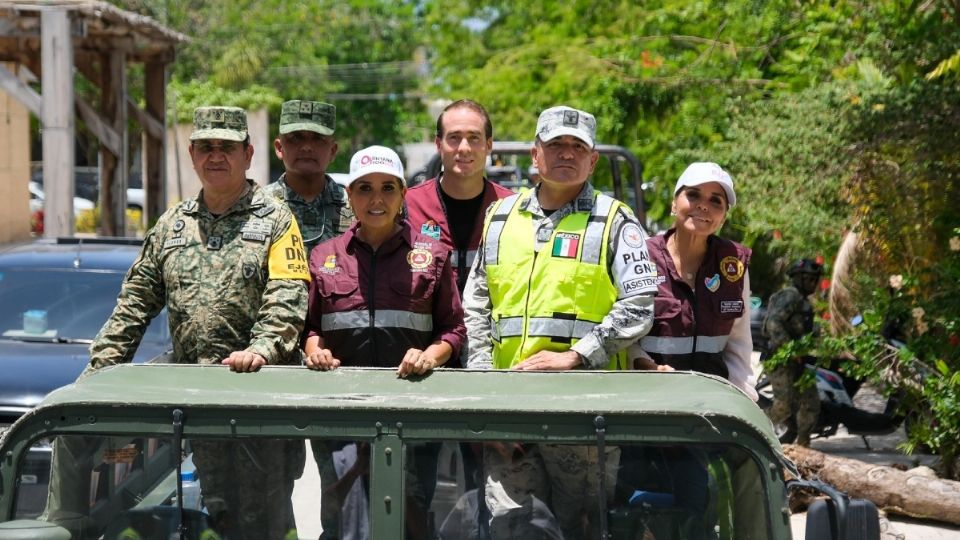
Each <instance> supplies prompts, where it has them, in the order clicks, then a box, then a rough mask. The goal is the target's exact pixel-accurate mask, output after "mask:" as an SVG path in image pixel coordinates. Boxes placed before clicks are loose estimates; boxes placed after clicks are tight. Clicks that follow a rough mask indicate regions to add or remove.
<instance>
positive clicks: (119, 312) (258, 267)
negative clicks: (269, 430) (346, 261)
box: [47, 107, 310, 539]
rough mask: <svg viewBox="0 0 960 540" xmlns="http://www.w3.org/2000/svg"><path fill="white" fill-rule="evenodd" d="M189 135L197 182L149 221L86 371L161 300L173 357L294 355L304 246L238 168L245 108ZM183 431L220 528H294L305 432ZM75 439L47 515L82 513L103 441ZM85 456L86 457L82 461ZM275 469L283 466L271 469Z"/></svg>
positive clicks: (237, 361)
mask: <svg viewBox="0 0 960 540" xmlns="http://www.w3.org/2000/svg"><path fill="white" fill-rule="evenodd" d="M190 141H191V143H190V149H189V150H190V157H191V158H192V160H193V166H194V169H196V171H197V174H198V175H199V177H200V180H201V184H202V186H203V189H202V190H201V192H200V194H199V195H198V196H197V197H196V198H193V199H189V200H187V201H184V202H182V203H180V204H179V205H177V206H176V207H174V208H171V209H170V210H168V211H167V212H166V213H165V214H164V215H163V216H161V217H160V219H159V220H158V221H157V224H156V226H154V227H153V228H152V229H151V230H150V231H148V233H147V235H146V238H145V239H144V243H143V248H142V250H141V251H140V255H139V256H138V257H137V260H136V261H135V262H134V263H133V266H132V267H131V268H130V270H129V272H128V273H127V276H126V278H125V280H124V284H123V288H122V289H121V292H120V296H119V297H118V298H117V306H116V308H115V309H114V311H113V314H112V315H111V316H110V318H109V319H108V320H107V322H106V323H105V324H104V325H103V328H102V329H101V330H100V333H99V334H98V335H97V337H96V339H95V340H94V342H93V344H92V345H91V346H90V355H91V359H90V365H89V366H88V368H87V370H85V372H84V374H85V375H86V374H88V373H89V372H91V371H93V370H97V369H101V368H104V367H107V366H111V365H114V364H118V363H124V362H129V361H130V360H131V359H132V358H133V355H134V352H135V351H136V348H137V346H138V345H139V344H140V340H141V338H142V337H143V334H144V331H145V330H146V328H147V325H148V323H149V322H150V320H151V319H153V318H154V317H155V316H156V315H157V314H158V313H159V312H160V310H161V309H163V308H164V307H166V308H167V310H168V312H169V318H170V333H171V336H172V337H173V361H174V362H176V363H183V364H208V365H225V366H229V368H230V369H231V370H232V371H235V372H240V373H247V372H254V371H257V370H259V369H260V367H261V366H263V365H266V364H284V363H291V362H296V363H299V354H295V353H296V351H297V349H298V337H299V335H300V331H301V330H302V328H303V323H304V318H305V316H306V309H307V288H306V284H307V282H308V281H309V279H310V278H309V273H308V269H307V259H306V254H305V252H304V248H303V242H302V240H301V236H300V231H299V228H298V227H297V222H296V220H295V219H294V218H293V215H292V214H291V212H290V210H289V209H288V208H287V206H286V205H284V204H282V203H279V202H278V201H277V200H276V199H274V198H273V197H269V196H267V195H266V194H265V193H264V192H263V191H262V190H261V189H260V188H259V187H258V186H257V185H256V184H255V183H254V182H253V181H252V180H249V179H247V178H246V171H247V169H248V168H249V166H250V160H251V158H252V156H253V147H252V146H251V145H250V139H249V136H248V134H247V119H246V113H245V112H244V111H243V109H239V108H235V107H200V108H198V109H197V110H196V111H195V114H194V131H193V133H192V134H191V135H190ZM81 376H83V375H81ZM188 421H189V419H188ZM191 442H192V449H193V461H194V463H195V464H196V466H197V471H198V473H199V476H200V481H201V484H202V492H203V502H204V505H205V506H206V508H207V510H208V512H209V514H210V516H211V517H212V518H213V521H214V524H215V526H216V527H217V528H218V529H219V531H220V532H222V533H226V535H227V536H229V537H230V538H251V539H254V538H256V539H261V538H283V537H284V535H285V534H287V532H288V531H289V530H290V529H291V528H295V524H294V520H293V507H292V503H291V500H290V495H291V493H292V489H293V486H292V478H291V476H292V473H290V472H289V471H290V469H293V468H296V467H297V466H299V467H300V468H301V469H302V466H303V459H304V454H303V442H302V441H297V442H296V443H293V442H290V441H281V440H257V441H247V442H243V443H237V442H220V441H211V440H206V441H200V440H194V441H191ZM81 443H82V441H78V440H77V439H71V440H63V439H60V440H58V444H57V445H56V447H55V450H56V452H55V455H54V465H53V471H52V475H51V483H50V497H49V499H48V507H47V516H48V518H49V519H51V520H53V521H57V517H58V515H59V516H62V515H65V514H69V513H71V512H72V513H75V514H76V513H79V514H81V515H83V514H87V513H88V508H87V507H88V505H89V503H88V501H87V499H88V497H89V493H90V491H89V487H87V486H85V485H84V484H89V480H90V475H89V471H90V470H91V469H90V466H92V465H94V464H96V463H97V460H96V459H94V457H95V456H97V455H98V454H99V453H100V452H102V449H93V448H90V447H89V445H84V444H81ZM297 445H299V448H297ZM288 461H289V462H288ZM83 462H85V463H86V465H87V466H86V467H84V466H78V464H79V463H83ZM281 470H284V471H287V474H277V473H276V472H275V471H281ZM297 476H299V474H297ZM85 510H87V511H85Z"/></svg>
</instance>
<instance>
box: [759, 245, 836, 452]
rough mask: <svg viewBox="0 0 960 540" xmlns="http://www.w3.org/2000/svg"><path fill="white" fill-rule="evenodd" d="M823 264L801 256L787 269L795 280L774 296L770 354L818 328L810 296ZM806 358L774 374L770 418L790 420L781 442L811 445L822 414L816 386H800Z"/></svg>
mask: <svg viewBox="0 0 960 540" xmlns="http://www.w3.org/2000/svg"><path fill="white" fill-rule="evenodd" d="M822 274H823V267H822V266H821V265H820V264H818V263H816V262H815V261H812V260H810V259H801V260H799V261H797V262H796V263H794V264H793V266H791V267H790V269H789V270H788V271H787V275H788V276H790V279H791V281H792V284H791V285H788V286H786V287H784V288H783V289H781V290H780V291H778V292H776V293H774V295H773V296H771V297H770V304H769V306H768V307H767V316H766V319H764V321H763V334H764V336H766V338H767V339H768V340H769V347H770V353H771V354H772V353H775V352H776V351H777V349H779V348H780V347H782V346H783V345H784V344H786V343H787V342H789V341H792V340H795V339H798V338H800V337H803V336H804V335H806V334H809V333H812V332H814V331H815V328H814V324H813V306H812V305H811V304H810V300H809V299H808V298H807V297H809V296H810V295H811V294H813V292H814V291H815V290H816V288H817V284H818V283H819V282H820V276H821V275H822ZM804 365H805V362H804V359H802V358H797V359H793V360H792V361H791V362H790V363H789V364H787V365H783V366H779V367H777V368H776V369H774V370H773V372H771V373H770V384H771V386H772V388H773V393H774V400H773V407H772V409H771V411H770V418H771V420H773V422H774V423H786V425H787V432H786V433H784V435H783V436H782V437H781V442H792V441H793V439H794V437H796V442H797V444H800V445H802V446H809V445H810V434H811V432H812V431H813V428H814V427H816V425H817V419H818V418H819V416H820V396H819V395H818V393H817V388H816V386H815V385H811V386H809V387H807V388H805V389H799V388H797V381H798V380H799V379H800V377H801V376H802V375H803V372H804Z"/></svg>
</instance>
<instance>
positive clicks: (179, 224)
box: [173, 219, 184, 232]
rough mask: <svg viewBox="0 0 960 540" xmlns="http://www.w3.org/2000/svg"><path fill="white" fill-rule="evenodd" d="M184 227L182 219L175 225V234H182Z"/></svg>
mask: <svg viewBox="0 0 960 540" xmlns="http://www.w3.org/2000/svg"><path fill="white" fill-rule="evenodd" d="M183 226H184V223H183V220H182V219H178V220H177V222H176V223H174V224H173V232H180V231H182V230H183Z"/></svg>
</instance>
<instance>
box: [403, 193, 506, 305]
mask: <svg viewBox="0 0 960 540" xmlns="http://www.w3.org/2000/svg"><path fill="white" fill-rule="evenodd" d="M439 182H440V178H432V179H430V180H427V181H426V182H424V183H422V184H420V185H418V186H415V187H412V188H410V189H409V190H407V194H406V196H405V197H404V201H405V204H406V211H407V212H406V213H407V221H408V222H410V227H411V228H413V232H415V233H419V234H422V235H425V236H430V237H432V238H434V239H437V240H440V241H441V242H443V243H444V244H446V245H447V246H448V247H449V249H450V250H451V254H450V263H451V265H452V266H453V272H454V274H455V275H456V277H457V289H458V290H460V292H461V293H462V292H463V287H464V285H465V284H466V282H467V275H468V274H469V273H470V266H472V265H473V261H474V258H475V257H476V254H477V248H478V247H479V246H480V239H481V236H483V217H484V214H485V213H486V212H485V210H486V209H487V208H489V207H490V205H491V204H493V202H494V201H496V200H497V199H502V198H504V197H509V196H510V195H513V192H512V191H510V190H509V189H507V188H505V187H503V186H501V185H499V184H495V183H493V182H491V181H489V180H486V179H484V181H483V183H484V188H483V203H481V207H482V208H481V211H480V212H477V215H476V218H475V225H474V228H473V234H472V235H471V236H470V244H469V245H468V246H467V249H465V250H457V249H456V247H455V246H454V245H453V238H452V237H451V236H450V225H448V224H447V213H446V210H445V209H444V207H443V200H442V199H441V197H440V185H439Z"/></svg>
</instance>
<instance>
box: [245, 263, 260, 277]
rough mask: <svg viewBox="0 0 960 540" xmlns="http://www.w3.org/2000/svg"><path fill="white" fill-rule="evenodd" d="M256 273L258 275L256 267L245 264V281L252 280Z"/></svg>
mask: <svg viewBox="0 0 960 540" xmlns="http://www.w3.org/2000/svg"><path fill="white" fill-rule="evenodd" d="M256 273H257V269H256V267H254V266H253V265H252V264H246V263H245V264H244V265H243V278H244V279H250V278H252V277H253V275H254V274H256Z"/></svg>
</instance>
